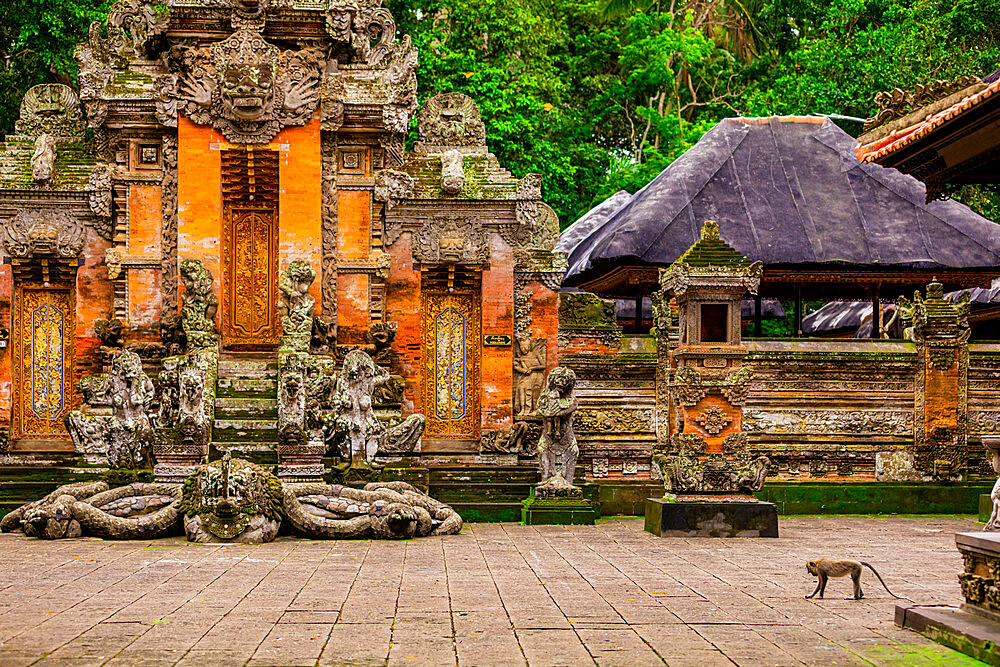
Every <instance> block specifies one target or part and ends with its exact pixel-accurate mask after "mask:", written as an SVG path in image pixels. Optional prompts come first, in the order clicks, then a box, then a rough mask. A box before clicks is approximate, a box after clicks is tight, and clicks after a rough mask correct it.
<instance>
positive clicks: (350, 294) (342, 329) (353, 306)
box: [337, 273, 368, 345]
mask: <svg viewBox="0 0 1000 667" xmlns="http://www.w3.org/2000/svg"><path fill="white" fill-rule="evenodd" d="M367 340H368V276H367V275H365V274H363V273H342V274H340V275H339V276H337V342H338V343H340V344H342V345H343V344H362V343H365V342H367Z"/></svg>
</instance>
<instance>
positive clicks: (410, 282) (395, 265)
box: [345, 234, 423, 416]
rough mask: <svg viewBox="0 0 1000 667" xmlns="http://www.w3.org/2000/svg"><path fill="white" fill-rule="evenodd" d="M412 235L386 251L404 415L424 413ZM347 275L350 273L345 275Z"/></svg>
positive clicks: (395, 370)
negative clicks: (390, 260)
mask: <svg viewBox="0 0 1000 667" xmlns="http://www.w3.org/2000/svg"><path fill="white" fill-rule="evenodd" d="M410 241H411V236H410V234H403V235H401V236H400V238H399V239H398V240H397V241H396V242H395V243H393V244H392V245H391V246H389V247H388V248H386V252H387V253H388V254H389V256H390V257H391V259H392V263H391V264H390V266H389V279H388V284H387V286H386V291H385V312H386V320H387V321H389V322H394V323H395V324H396V326H397V329H396V338H395V340H394V341H393V350H395V352H396V355H395V362H396V366H395V367H394V368H392V369H391V370H392V372H393V373H395V374H397V375H400V376H402V377H403V380H404V382H405V385H406V389H405V390H404V394H403V406H402V409H403V415H404V416H405V415H409V414H412V413H414V412H417V413H422V412H423V405H422V400H421V394H420V389H421V386H422V383H423V375H422V370H421V366H420V360H421V337H420V333H421V332H420V271H418V270H417V269H416V268H415V267H414V263H413V255H412V252H411V244H410ZM345 277H346V276H345Z"/></svg>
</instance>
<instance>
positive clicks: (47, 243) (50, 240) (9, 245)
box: [3, 209, 86, 258]
mask: <svg viewBox="0 0 1000 667" xmlns="http://www.w3.org/2000/svg"><path fill="white" fill-rule="evenodd" d="M85 240H86V237H85V235H84V228H83V224H82V223H81V222H80V221H79V220H78V219H77V218H75V217H74V216H72V215H70V214H69V213H66V212H64V211H58V210H56V211H53V210H44V211H43V210H40V209H20V210H19V211H18V212H17V213H15V214H14V217H13V219H11V220H10V221H9V222H8V223H7V224H6V225H5V228H4V235H3V247H4V251H6V253H7V254H8V255H10V256H11V257H39V256H54V257H64V258H71V257H76V256H78V255H79V254H80V252H81V251H82V250H83V246H84V242H85Z"/></svg>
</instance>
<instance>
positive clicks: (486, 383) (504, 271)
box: [480, 235, 514, 431]
mask: <svg viewBox="0 0 1000 667" xmlns="http://www.w3.org/2000/svg"><path fill="white" fill-rule="evenodd" d="M482 289H483V293H482V294H483V296H482V298H483V308H482V317H483V326H482V334H483V335H484V336H487V335H490V334H506V335H508V336H513V333H514V304H513V300H512V298H511V296H512V295H513V293H514V253H513V251H512V250H511V248H510V246H508V245H507V244H506V243H504V241H503V239H501V238H500V237H499V236H497V235H493V236H492V237H491V239H490V268H489V270H488V271H483V287H482ZM480 345H481V343H480ZM482 351H483V357H482V382H483V389H482V394H481V398H482V411H483V413H482V426H483V430H484V431H488V430H495V429H501V428H508V427H510V425H511V418H512V416H513V410H514V407H513V398H512V386H513V381H514V358H513V347H512V346H509V345H507V346H497V347H492V346H491V347H485V346H484V347H483V348H482Z"/></svg>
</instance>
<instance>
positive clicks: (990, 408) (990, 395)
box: [968, 343, 1000, 479]
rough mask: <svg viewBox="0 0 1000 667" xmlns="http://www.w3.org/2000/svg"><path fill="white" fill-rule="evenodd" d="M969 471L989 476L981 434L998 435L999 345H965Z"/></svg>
mask: <svg viewBox="0 0 1000 667" xmlns="http://www.w3.org/2000/svg"><path fill="white" fill-rule="evenodd" d="M968 429H969V443H970V445H969V470H976V471H979V472H980V473H981V474H982V475H984V477H986V478H987V479H988V478H989V477H990V476H991V475H992V468H991V467H990V463H989V457H987V455H986V454H987V452H986V448H985V447H982V446H981V445H980V444H978V443H980V442H981V437H982V436H983V435H1000V344H996V343H973V344H971V345H969V371H968Z"/></svg>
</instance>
